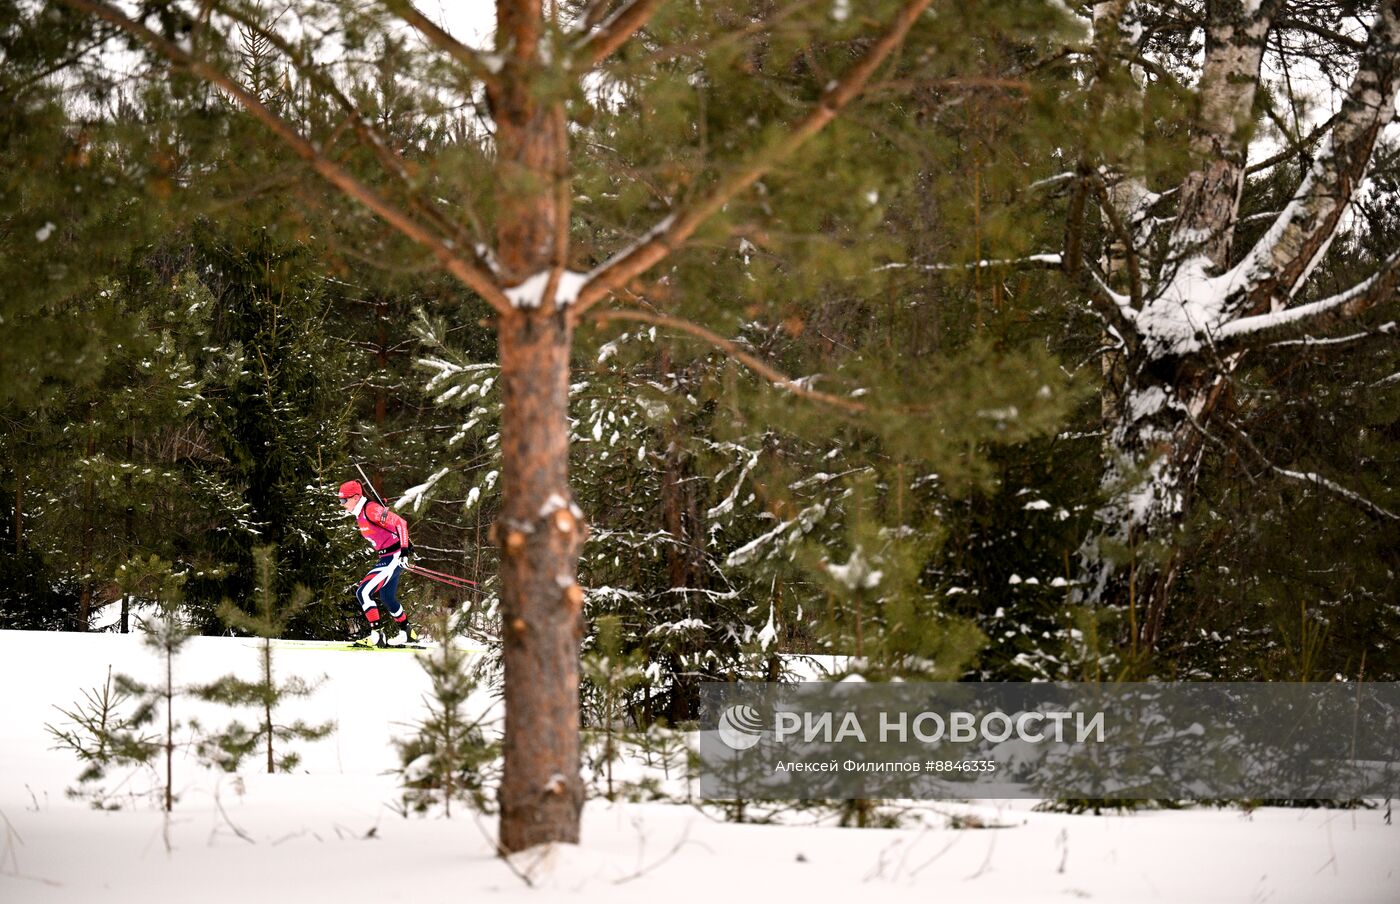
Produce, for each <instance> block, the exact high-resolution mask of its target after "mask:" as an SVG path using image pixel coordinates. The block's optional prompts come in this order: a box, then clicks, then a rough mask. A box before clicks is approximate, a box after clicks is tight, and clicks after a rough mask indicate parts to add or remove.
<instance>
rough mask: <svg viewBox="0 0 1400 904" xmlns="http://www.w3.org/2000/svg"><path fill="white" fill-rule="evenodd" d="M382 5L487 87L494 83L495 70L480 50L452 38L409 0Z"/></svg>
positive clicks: (388, 0) (392, 0) (386, 1)
mask: <svg viewBox="0 0 1400 904" xmlns="http://www.w3.org/2000/svg"><path fill="white" fill-rule="evenodd" d="M384 5H385V6H386V7H388V8H389V11H390V12H392V13H393V14H394V15H396V16H398V17H399V18H400V19H403V20H404V21H405V22H407V23H408V24H409V25H411V26H413V29H414V30H415V31H417V32H418V33H419V34H420V35H422V36H423V37H424V38H427V40H428V43H430V44H432V45H433V46H434V47H436V48H438V49H439V50H442V51H444V52H446V53H447V55H448V56H450V57H452V59H454V60H456V61H457V62H459V63H461V64H462V66H463V67H465V68H466V70H467V72H469V73H471V74H472V76H474V77H475V78H476V79H478V80H479V81H481V82H482V83H483V84H485V85H486V86H487V87H491V86H493V85H495V84H496V72H495V70H494V69H493V68H492V67H491V65H490V64H489V63H488V62H487V60H486V58H485V57H484V56H483V55H482V54H481V53H480V52H478V51H476V50H473V49H472V48H470V47H468V46H467V45H466V44H463V43H462V42H461V41H459V40H457V39H456V38H454V37H453V36H452V35H451V34H449V33H448V32H447V31H446V30H444V29H443V28H442V27H441V26H440V25H438V24H437V23H436V22H434V21H433V20H432V19H429V18H428V17H427V16H425V15H424V14H423V13H422V12H421V11H420V10H419V9H418V7H416V6H414V5H413V4H412V3H411V2H410V0H384Z"/></svg>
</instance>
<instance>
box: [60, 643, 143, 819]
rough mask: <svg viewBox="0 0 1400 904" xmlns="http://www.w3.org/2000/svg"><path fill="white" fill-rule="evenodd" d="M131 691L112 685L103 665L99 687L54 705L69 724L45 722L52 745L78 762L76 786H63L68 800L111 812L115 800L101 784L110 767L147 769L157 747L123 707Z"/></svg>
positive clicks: (108, 673)
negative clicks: (83, 801) (80, 768)
mask: <svg viewBox="0 0 1400 904" xmlns="http://www.w3.org/2000/svg"><path fill="white" fill-rule="evenodd" d="M130 703H131V695H130V694H127V693H125V692H124V691H122V690H121V688H119V687H117V686H116V685H115V684H114V682H113V680H112V667H111V666H108V667H107V680H106V681H105V682H104V683H103V685H102V686H101V687H98V688H92V689H90V690H84V691H83V699H82V700H81V701H79V702H78V703H75V704H74V705H73V708H72V709H64V708H62V707H55V708H56V709H57V710H58V711H59V712H60V713H62V714H63V715H64V716H66V717H67V718H68V724H69V725H71V726H72V727H64V726H57V725H53V724H47V725H45V726H44V728H45V729H46V730H47V731H48V733H49V734H51V735H53V737H54V739H55V740H56V741H57V742H58V743H57V747H56V748H55V749H58V750H69V751H71V752H73V753H74V754H76V755H77V757H78V760H79V761H80V762H82V763H83V764H84V765H83V771H82V772H81V773H80V774H79V775H78V785H77V787H73V788H69V789H68V792H67V793H68V796H69V797H72V798H79V797H81V798H86V799H88V800H90V801H91V802H92V805H93V807H94V808H96V809H99V810H115V809H117V808H118V804H117V803H116V802H115V800H114V795H113V793H112V792H110V791H108V789H107V788H106V786H105V785H103V784H101V782H103V781H104V780H105V779H106V778H107V774H108V770H110V769H112V768H125V767H134V768H140V767H146V768H150V767H151V761H152V759H154V758H155V755H156V753H157V752H158V751H159V750H160V739H159V738H158V737H157V736H155V735H152V734H148V733H146V732H143V731H141V727H140V726H139V725H137V724H136V723H135V722H134V721H133V718H132V716H131V715H129V714H127V713H126V712H125V710H126V709H127V707H128V705H129V704H130Z"/></svg>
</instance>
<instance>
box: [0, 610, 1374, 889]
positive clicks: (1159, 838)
mask: <svg viewBox="0 0 1400 904" xmlns="http://www.w3.org/2000/svg"><path fill="white" fill-rule="evenodd" d="M416 656H417V654H414V653H407V652H397V653H379V652H359V651H331V650H325V649H317V648H315V647H314V646H311V645H289V646H288V648H285V649H279V650H278V651H277V658H276V660H275V663H276V665H277V668H278V671H279V673H280V675H281V676H282V677H286V676H287V675H290V674H298V675H302V676H304V677H307V678H314V677H316V676H319V675H322V674H324V675H326V676H327V678H326V681H325V683H324V685H323V686H322V687H321V689H320V690H319V691H318V692H317V694H316V695H315V696H314V697H312V698H311V699H310V701H308V702H307V703H306V704H305V706H304V707H303V709H302V711H301V712H299V713H298V714H301V715H311V716H313V717H316V718H320V719H335V720H336V721H337V722H338V723H339V729H338V730H337V731H336V733H335V734H334V735H332V736H331V737H330V738H328V739H326V740H324V741H320V742H317V743H315V744H306V745H301V747H300V749H301V751H302V752H303V754H304V758H303V762H302V764H301V765H300V766H299V767H298V771H296V772H295V773H293V774H286V775H266V774H260V773H259V772H257V771H256V768H257V767H256V765H253V766H251V767H250V768H249V769H248V770H247V771H245V772H244V773H242V774H241V775H238V776H234V775H228V774H224V773H217V772H212V771H209V770H207V769H205V768H203V767H201V766H200V765H199V764H198V763H197V761H196V760H195V759H194V757H193V755H192V754H190V755H188V756H182V757H181V758H180V759H179V761H178V762H177V763H176V771H175V788H176V791H177V793H178V795H179V800H178V802H177V804H176V807H175V812H174V814H173V818H172V819H171V820H170V821H169V825H168V827H167V826H166V822H165V819H164V816H163V814H162V813H161V812H160V811H159V810H158V809H157V808H156V805H155V804H154V803H153V802H152V801H149V800H146V799H140V800H136V801H134V802H130V803H128V805H127V807H126V808H124V809H122V810H118V811H115V812H101V811H96V810H94V809H92V808H91V807H90V805H88V804H87V803H85V802H82V801H76V800H70V799H69V798H68V797H66V796H65V794H64V789H65V788H66V787H68V786H71V785H73V784H75V782H76V777H77V774H78V772H79V765H78V762H77V760H76V759H75V758H74V757H73V756H72V755H71V754H70V753H68V752H65V751H56V750H53V749H51V747H52V743H53V742H52V739H51V738H50V736H49V735H48V734H47V733H46V732H45V730H44V724H45V723H46V722H60V721H62V720H63V717H62V716H61V715H60V714H59V713H58V711H57V710H55V709H54V705H55V704H57V705H62V706H64V707H71V705H72V704H73V703H74V702H75V701H76V700H77V699H78V698H79V697H80V696H81V692H82V689H84V688H90V687H94V686H98V685H101V684H102V683H103V681H104V680H105V678H106V674H107V669H108V666H109V665H111V666H112V667H113V668H114V669H115V670H117V671H119V672H120V671H124V672H126V673H128V674H130V675H132V676H134V677H137V678H139V679H144V680H151V681H154V680H156V679H157V677H158V669H159V667H158V664H157V660H156V659H155V658H154V657H153V656H152V655H151V654H150V653H148V652H147V651H146V650H145V649H143V648H142V646H141V644H140V638H139V637H136V636H121V635H114V634H61V633H30V632H17V631H0V687H3V689H4V705H3V708H0V712H3V716H0V902H4V904H22V902H31V901H35V902H74V904H90V902H96V901H121V902H127V901H133V902H143V904H158V902H163V901H171V902H175V901H179V902H185V901H197V902H200V904H217V902H231V904H232V902H237V904H250V902H255V904H270V902H281V901H295V902H315V901H333V902H338V904H345V902H359V901H366V902H370V901H372V902H391V901H413V902H421V904H435V902H462V901H483V900H500V901H542V900H549V901H554V900H579V901H594V900H596V901H607V902H609V904H621V902H630V901H638V902H641V901H646V902H664V904H676V902H689V901H697V902H699V901H704V902H713V901H716V900H738V899H744V900H749V899H751V900H759V901H772V900H781V901H787V902H797V901H852V900H864V901H881V902H884V901H920V902H976V904H992V902H1019V904H1032V902H1042V901H1044V902H1049V901H1072V900H1100V901H1109V902H1115V904H1124V902H1136V901H1170V902H1211V901H1221V902H1225V901H1229V902H1271V904H1280V902H1291V901H1297V902H1309V904H1317V902H1339V904H1341V902H1346V904H1361V902H1392V904H1394V902H1400V825H1386V824H1385V815H1384V812H1383V809H1370V810H1359V811H1338V810H1286V809H1260V810H1256V811H1255V812H1253V813H1252V814H1248V815H1246V814H1244V813H1241V812H1240V811H1239V810H1233V809H1232V810H1221V809H1192V810H1182V811H1170V812H1168V811H1153V812H1141V813H1136V814H1131V815H1114V816H1097V817H1096V816H1087V815H1086V816H1069V815H1063V814H1052V813H1036V812H1032V811H1031V809H1030V805H1029V803H1028V802H996V801H990V802H974V803H946V802H931V803H929V804H928V805H927V808H926V810H925V811H924V813H923V820H924V822H925V825H924V827H912V828H906V829H897V830H887V829H865V830H861V829H843V828H836V827H834V826H831V825H816V824H809V823H810V817H808V818H807V821H808V824H801V825H784V826H758V825H735V824H730V823H726V822H723V821H720V820H719V818H718V816H717V815H716V814H715V813H713V812H701V811H700V810H698V809H696V808H694V807H691V806H686V805H681V804H662V803H645V804H635V803H618V804H609V803H608V802H607V801H605V800H602V799H595V800H591V801H590V802H589V803H588V804H587V806H586V808H585V810H584V817H583V844H582V845H581V846H578V847H572V846H560V847H557V848H554V849H551V850H537V851H529V852H525V853H524V854H521V855H517V857H516V858H514V860H513V865H514V867H515V869H516V870H519V871H522V872H524V873H527V874H528V875H529V877H530V879H531V882H532V883H533V885H532V886H529V887H527V885H526V884H525V883H524V882H523V881H522V880H521V879H520V878H519V877H518V876H517V875H516V874H515V873H514V872H513V871H512V869H511V868H509V866H508V865H507V864H506V863H504V862H503V861H502V860H500V859H499V858H497V857H496V856H495V855H494V853H493V847H492V843H491V841H490V840H489V836H490V835H491V834H493V833H494V830H495V820H494V818H493V817H481V818H474V817H473V816H472V815H471V814H470V813H463V812H459V811H457V810H455V809H454V815H453V818H451V819H450V820H449V819H444V818H442V817H441V816H430V817H426V818H424V817H410V818H407V819H405V818H403V817H402V816H400V815H398V813H396V812H395V811H394V810H393V809H392V808H391V804H393V803H394V802H396V801H397V799H398V796H397V793H396V784H395V779H394V777H393V776H392V775H389V774H386V773H387V770H389V769H390V768H391V767H393V766H394V765H395V764H396V758H395V754H394V751H393V748H392V746H391V743H390V739H391V738H392V737H394V736H395V735H396V734H397V735H404V734H406V733H407V731H408V729H407V727H406V723H407V722H409V721H411V720H413V719H414V718H415V717H416V716H417V714H418V713H419V712H420V708H421V705H422V704H421V695H422V694H423V692H424V691H425V690H426V688H427V679H426V677H425V676H424V674H423V673H422V671H421V670H420V669H419V667H418V665H417V663H416V662H415V659H416ZM255 665H256V664H255V647H254V642H252V641H248V640H240V639H236V638H194V639H192V640H191V641H190V642H189V644H188V646H187V647H186V651H185V653H184V655H183V656H182V658H181V659H179V660H178V661H177V674H176V680H177V681H179V682H195V681H201V680H209V679H211V678H214V677H217V676H219V675H221V674H224V673H226V672H229V671H237V672H240V673H241V674H243V675H245V676H246V677H253V673H254V669H255ZM192 710H193V707H192V706H191V705H187V710H186V712H187V714H188V713H189V712H191V711H192ZM224 712H227V711H224ZM199 714H200V716H201V717H202V719H204V720H207V721H206V724H210V723H213V724H219V725H222V724H223V723H224V722H226V721H227V719H228V716H227V715H220V713H219V712H218V711H217V710H204V709H201V710H200V712H199ZM216 717H217V718H216ZM244 720H245V721H247V717H246V716H245V718H244ZM143 781H144V780H143ZM146 786H147V785H144V784H143V786H142V787H146ZM132 787H133V790H136V788H135V786H134V785H133V786H132ZM953 817H957V819H956V823H959V824H961V823H965V822H969V821H970V822H973V823H980V824H982V825H984V826H995V827H996V828H954V827H952V825H951V824H950V821H952V818H953ZM794 819H795V820H802V819H803V817H802V816H801V814H799V815H798V816H797V817H794ZM1397 821H1400V820H1397ZM167 832H168V839H169V849H168V850H167V845H166V837H167Z"/></svg>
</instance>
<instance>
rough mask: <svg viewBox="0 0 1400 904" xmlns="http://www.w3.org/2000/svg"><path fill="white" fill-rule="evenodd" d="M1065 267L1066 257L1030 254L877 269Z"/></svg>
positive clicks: (903, 264) (1037, 268)
mask: <svg viewBox="0 0 1400 904" xmlns="http://www.w3.org/2000/svg"><path fill="white" fill-rule="evenodd" d="M1063 266H1064V257H1063V255H1059V254H1028V255H1026V256H1025V257H1007V258H994V259H989V260H980V261H968V262H967V263H962V264H907V263H901V262H898V261H896V262H892V263H888V264H881V265H880V266H878V267H876V268H875V272H876V273H879V272H882V271H885V270H928V271H931V272H938V271H943V270H988V269H993V268H1006V269H1008V270H1059V269H1060V268H1061V267H1063Z"/></svg>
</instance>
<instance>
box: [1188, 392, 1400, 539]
mask: <svg viewBox="0 0 1400 904" xmlns="http://www.w3.org/2000/svg"><path fill="white" fill-rule="evenodd" d="M1186 417H1187V419H1188V420H1189V421H1190V422H1191V426H1192V427H1194V428H1195V430H1196V432H1197V433H1199V434H1201V436H1203V437H1205V438H1206V439H1208V440H1210V441H1211V442H1213V443H1215V444H1216V445H1218V446H1220V447H1221V448H1222V449H1226V450H1227V451H1228V450H1229V445H1228V444H1227V443H1226V442H1225V441H1224V440H1222V439H1220V438H1219V437H1216V436H1213V435H1211V434H1210V432H1209V431H1207V430H1206V428H1205V427H1203V426H1202V425H1201V423H1200V421H1198V420H1197V419H1196V417H1195V415H1193V414H1191V413H1190V412H1189V411H1188V412H1187V413H1186ZM1225 425H1226V426H1227V427H1229V428H1230V432H1231V433H1233V434H1234V435H1235V436H1236V437H1237V438H1238V439H1239V441H1240V443H1241V444H1242V445H1243V446H1244V447H1245V448H1246V449H1248V450H1249V451H1250V454H1252V455H1253V456H1254V457H1255V458H1257V459H1258V460H1259V462H1260V463H1261V464H1263V465H1264V467H1266V468H1268V469H1269V470H1270V471H1272V472H1273V473H1275V474H1278V475H1280V476H1282V477H1287V478H1289V479H1291V480H1297V481H1301V482H1303V483H1310V484H1312V485H1313V486H1316V487H1319V488H1321V489H1324V490H1327V491H1328V492H1329V493H1332V494H1333V495H1335V496H1339V497H1341V498H1342V499H1345V500H1346V501H1347V502H1350V503H1351V504H1352V505H1355V506H1357V507H1358V508H1360V509H1362V510H1363V511H1365V512H1367V513H1368V514H1370V515H1373V516H1375V517H1378V518H1388V519H1390V520H1392V521H1400V515H1397V514H1395V513H1394V512H1392V511H1390V510H1389V509H1386V508H1382V507H1381V506H1379V505H1377V504H1376V503H1374V502H1372V501H1371V500H1369V499H1367V498H1366V497H1365V496H1362V495H1361V494H1360V493H1358V492H1356V491H1355V490H1349V489H1347V488H1346V487H1344V486H1342V485H1341V484H1339V483H1337V482H1336V481H1334V480H1329V479H1327V478H1326V477H1323V476H1322V475H1321V474H1317V473H1314V472H1312V471H1293V470H1290V469H1288V468H1284V467H1280V466H1279V465H1276V464H1274V462H1273V460H1272V459H1270V458H1269V457H1268V456H1267V455H1265V454H1264V452H1263V450H1262V449H1260V448H1259V447H1258V446H1257V445H1255V444H1254V440H1252V439H1250V437H1249V434H1248V433H1245V432H1244V431H1243V430H1242V429H1240V428H1239V427H1238V426H1236V425H1235V424H1233V423H1230V422H1229V420H1228V419H1227V420H1226V422H1225ZM1246 473H1247V472H1246ZM1250 482H1251V483H1252V482H1253V479H1252V478H1251V481H1250Z"/></svg>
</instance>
